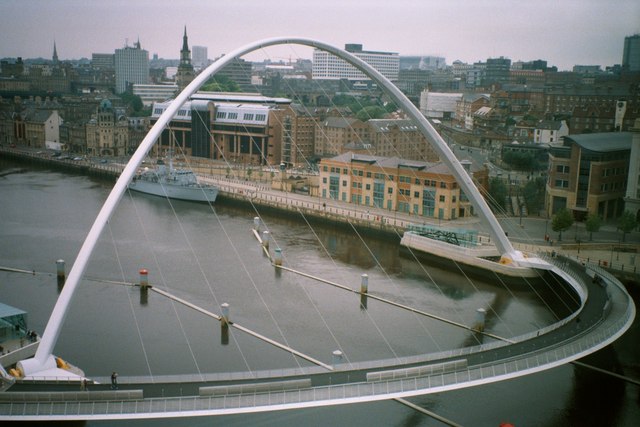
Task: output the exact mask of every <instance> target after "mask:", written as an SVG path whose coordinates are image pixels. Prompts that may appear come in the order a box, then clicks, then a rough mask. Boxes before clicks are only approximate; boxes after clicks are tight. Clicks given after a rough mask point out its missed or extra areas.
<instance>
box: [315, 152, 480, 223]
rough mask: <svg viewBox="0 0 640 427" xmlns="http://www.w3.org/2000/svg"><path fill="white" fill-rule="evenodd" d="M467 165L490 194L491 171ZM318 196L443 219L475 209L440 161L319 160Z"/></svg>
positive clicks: (352, 155) (345, 156)
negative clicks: (488, 189) (489, 177)
mask: <svg viewBox="0 0 640 427" xmlns="http://www.w3.org/2000/svg"><path fill="white" fill-rule="evenodd" d="M463 166H464V167H465V169H466V170H467V172H468V173H469V174H471V176H472V177H473V180H474V182H475V183H476V185H477V186H478V187H479V188H481V191H482V189H484V190H486V189H487V187H488V171H487V169H486V168H484V167H478V166H476V165H475V164H472V163H471V162H463ZM320 195H321V197H322V198H325V199H334V200H340V201H343V202H349V203H353V204H357V205H362V206H370V207H375V208H384V209H387V210H389V211H392V212H394V211H397V212H403V213H409V214H414V215H416V216H424V217H429V218H439V219H444V220H449V219H455V218H464V217H469V216H472V215H473V214H474V213H473V207H472V205H471V203H470V202H469V199H468V198H467V197H466V196H465V194H464V192H462V191H461V190H460V187H459V186H458V183H457V182H456V179H455V177H454V176H453V175H452V174H451V173H450V172H449V169H448V168H447V166H446V165H445V164H444V163H442V162H437V163H431V162H420V161H414V160H406V159H401V158H399V157H378V156H370V155H363V154H355V153H352V152H348V153H344V154H341V155H339V156H336V157H333V158H330V159H323V160H321V161H320Z"/></svg>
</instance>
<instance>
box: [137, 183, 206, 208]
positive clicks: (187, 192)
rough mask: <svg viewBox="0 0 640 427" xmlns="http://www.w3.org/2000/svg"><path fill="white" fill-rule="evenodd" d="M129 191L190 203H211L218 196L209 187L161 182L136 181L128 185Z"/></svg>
mask: <svg viewBox="0 0 640 427" xmlns="http://www.w3.org/2000/svg"><path fill="white" fill-rule="evenodd" d="M129 189H131V190H133V191H138V192H140V193H145V194H151V195H153V196H160V197H168V198H170V199H176V200H186V201H190V202H208V203H213V202H215V201H216V197H217V196H218V189H217V188H216V187H209V186H198V185H193V186H185V185H174V184H168V183H161V182H149V181H144V180H136V181H134V182H132V183H131V184H129Z"/></svg>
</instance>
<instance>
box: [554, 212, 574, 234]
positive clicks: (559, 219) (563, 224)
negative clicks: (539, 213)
mask: <svg viewBox="0 0 640 427" xmlns="http://www.w3.org/2000/svg"><path fill="white" fill-rule="evenodd" d="M572 225H573V215H572V214H571V211H570V210H569V209H566V208H564V209H560V210H559V211H558V212H556V214H555V216H554V217H553V219H552V220H551V229H552V230H553V231H556V232H557V233H558V242H561V241H562V232H563V231H565V230H568V229H569V228H571V226H572Z"/></svg>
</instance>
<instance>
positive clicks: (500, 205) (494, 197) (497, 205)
mask: <svg viewBox="0 0 640 427" xmlns="http://www.w3.org/2000/svg"><path fill="white" fill-rule="evenodd" d="M488 196H489V206H491V208H492V209H493V210H494V211H500V212H504V211H505V199H506V198H507V186H506V185H505V183H504V181H503V180H502V179H500V178H491V180H490V181H489V194H488Z"/></svg>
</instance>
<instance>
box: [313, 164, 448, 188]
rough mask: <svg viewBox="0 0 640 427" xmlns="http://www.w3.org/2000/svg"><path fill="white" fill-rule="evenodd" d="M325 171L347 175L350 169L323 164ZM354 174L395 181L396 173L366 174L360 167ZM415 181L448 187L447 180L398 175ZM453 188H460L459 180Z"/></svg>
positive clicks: (402, 179) (432, 185) (353, 171)
mask: <svg viewBox="0 0 640 427" xmlns="http://www.w3.org/2000/svg"><path fill="white" fill-rule="evenodd" d="M322 170H323V172H331V173H341V174H342V175H347V174H348V173H349V170H348V169H346V168H339V167H333V166H331V167H329V166H323V167H322ZM352 174H353V175H354V176H365V175H366V177H367V178H371V177H372V176H373V178H374V179H379V180H389V181H393V180H394V179H395V176H394V175H385V174H383V173H373V174H372V173H371V172H367V173H366V174H365V173H364V172H363V171H361V170H358V169H353V170H352ZM412 181H413V183H414V184H415V185H425V186H427V187H437V186H438V182H439V183H440V184H439V185H440V188H447V183H446V182H445V181H435V180H429V179H425V180H424V181H422V180H421V179H420V178H412V177H410V176H405V175H399V176H398V182H401V183H408V184H410V183H411V182H412ZM451 186H452V188H454V189H455V188H458V183H457V182H453V183H452V184H451Z"/></svg>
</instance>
